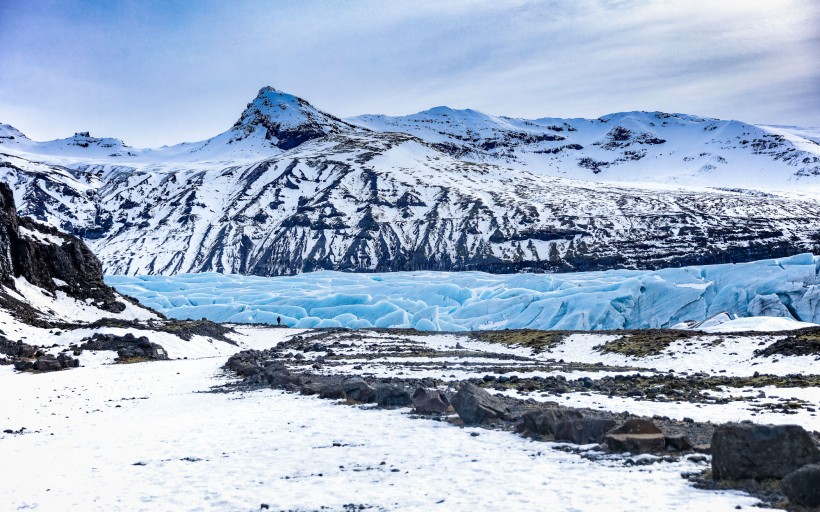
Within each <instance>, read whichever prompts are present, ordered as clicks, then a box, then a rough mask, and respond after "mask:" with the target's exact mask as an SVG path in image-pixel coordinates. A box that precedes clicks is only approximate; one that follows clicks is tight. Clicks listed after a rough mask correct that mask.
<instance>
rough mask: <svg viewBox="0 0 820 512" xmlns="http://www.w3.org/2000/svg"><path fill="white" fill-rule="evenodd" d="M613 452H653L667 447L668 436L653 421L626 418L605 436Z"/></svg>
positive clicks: (605, 440)
mask: <svg viewBox="0 0 820 512" xmlns="http://www.w3.org/2000/svg"><path fill="white" fill-rule="evenodd" d="M604 442H605V443H606V445H607V446H608V447H609V449H610V450H612V451H613V452H630V453H652V452H660V451H663V450H665V449H666V437H665V436H664V435H663V432H661V429H659V428H658V427H657V425H655V424H654V423H652V421H650V420H647V419H642V418H632V419H628V420H626V421H625V422H624V423H623V425H621V426H619V427H618V428H616V429H614V430H612V431H610V432H609V433H608V434H606V435H605V436H604Z"/></svg>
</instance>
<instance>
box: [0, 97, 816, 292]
mask: <svg viewBox="0 0 820 512" xmlns="http://www.w3.org/2000/svg"><path fill="white" fill-rule="evenodd" d="M355 123H357V124H359V125H362V126H356V125H354V124H355ZM363 126H364V127H363ZM365 127H369V128H372V130H371V129H367V128H365ZM3 129H4V130H5V131H4V132H3V133H8V134H9V135H8V137H12V139H2V140H0V178H2V179H6V180H8V181H9V182H10V183H13V187H14V190H15V193H16V194H17V196H18V198H20V205H19V209H20V212H21V214H23V215H27V216H30V217H32V218H34V219H36V220H38V221H40V222H44V223H48V224H50V225H52V226H55V227H58V228H59V229H61V230H63V231H65V232H68V233H72V234H75V235H77V236H79V237H81V238H83V239H85V240H86V241H87V242H88V243H89V245H90V246H91V248H92V250H94V252H95V253H96V254H97V255H98V256H99V257H100V258H101V260H102V261H103V264H104V269H105V272H106V273H113V274H118V273H126V274H174V273H184V272H203V271H216V272H231V273H241V274H255V275H263V276H271V275H286V274H295V273H300V272H309V271H313V270H321V269H332V270H342V271H355V272H379V271H407V270H482V271H487V272H496V273H502V272H518V271H558V272H560V271H578V270H599V269H607V268H640V269H656V268H660V267H668V266H682V265H695V264H713V263H730V262H743V261H751V260H758V259H766V258H775V257H783V256H788V255H792V254H797V253H801V252H818V251H820V237H818V232H820V224H818V222H817V219H818V218H820V203H818V202H817V201H816V200H813V199H810V198H808V199H801V198H796V197H797V196H796V195H788V194H786V195H783V194H781V195H778V194H776V193H771V192H769V191H768V190H767V191H760V190H756V191H750V190H745V189H744V188H742V187H743V186H746V182H747V181H748V180H749V179H751V178H753V177H754V176H751V175H749V173H751V172H752V171H754V173H757V174H755V176H757V177H758V178H759V177H760V176H758V175H761V173H763V174H765V171H766V170H767V169H772V173H775V174H776V175H777V176H775V177H773V178H771V180H774V181H775V184H782V183H787V182H789V181H790V180H797V179H805V180H812V179H814V178H812V176H814V175H815V174H817V173H820V171H818V169H817V166H818V165H820V157H815V156H813V153H811V152H810V151H808V152H807V150H806V149H805V148H807V147H808V148H809V149H811V147H809V146H810V145H811V144H813V142H810V141H806V142H805V144H803V145H802V146H799V147H798V146H795V145H794V144H792V142H790V139H787V138H786V137H785V136H783V135H778V134H776V133H772V132H770V131H766V129H764V128H760V127H755V126H752V125H747V124H744V123H739V122H736V121H719V120H714V119H706V118H698V117H694V116H685V115H678V114H675V115H671V114H663V113H659V112H655V113H647V112H637V113H636V112H632V113H623V114H613V115H610V116H605V117H602V118H600V119H597V120H544V119H540V120H530V121H527V120H520V119H518V120H515V119H509V118H493V117H491V116H486V115H484V114H481V113H478V112H474V111H453V110H452V109H447V108H437V109H433V110H431V111H427V112H425V113H420V114H418V115H415V116H408V117H407V118H389V119H388V118H384V117H383V116H382V117H379V116H365V117H364V118H356V119H354V120H350V121H343V120H340V119H338V118H336V117H334V116H332V115H330V114H326V113H324V112H322V111H320V110H318V109H316V108H315V107H313V106H312V105H310V104H309V103H308V102H306V101H305V100H303V99H301V98H297V97H295V96H293V95H290V94H286V93H283V92H281V91H277V90H275V89H273V88H267V87H266V88H263V89H262V90H261V91H260V92H259V94H258V96H257V97H256V98H255V99H254V100H253V101H252V102H251V103H250V104H249V105H248V107H247V108H246V109H245V111H244V112H243V113H242V115H241V116H240V119H239V120H238V121H237V123H236V124H235V125H234V126H233V127H232V128H230V129H229V130H227V131H226V132H224V133H223V134H220V135H218V136H216V137H213V138H211V139H208V140H206V141H202V142H199V143H187V144H182V145H178V146H173V147H170V148H160V149H156V150H133V148H132V149H129V150H128V151H135V152H136V153H135V156H134V157H133V158H130V159H123V158H124V157H116V158H115V157H111V156H110V155H108V154H107V153H104V152H100V151H101V149H102V148H100V147H98V146H99V144H98V145H90V146H89V147H87V148H85V147H82V146H77V145H76V144H75V143H74V142H76V140H80V139H82V140H85V139H88V137H85V135H82V136H79V135H78V136H75V137H74V138H72V139H71V140H72V141H73V142H71V141H69V142H71V143H69V142H67V141H66V140H62V141H52V142H51V143H34V142H32V141H29V140H28V139H26V138H25V136H23V135H22V134H20V133H19V132H17V131H16V130H13V129H12V128H10V127H3ZM389 129H395V130H396V131H393V132H388V131H386V130H389ZM380 130H381V131H380ZM399 131H406V132H410V133H412V134H411V135H409V134H406V133H397V132H399ZM78 137H79V138H78ZM75 139H76V140H75ZM100 140H109V139H100ZM111 140H114V139H111ZM744 141H746V142H745V143H744ZM756 141H757V142H756ZM801 144H802V143H801ZM800 147H802V148H804V149H800ZM448 148H451V149H448ZM453 148H454V149H453ZM693 148H694V149H693ZM749 148H752V149H749ZM5 150H8V151H9V152H7V153H4V152H3V151H5ZM12 150H13V151H12ZM693 152H694V153H693ZM55 155H56V156H61V158H59V159H55ZM568 155H569V156H568ZM476 162H478V163H476ZM495 164H503V165H507V164H510V165H512V164H515V167H517V170H515V169H510V168H504V167H498V166H496V165H495ZM519 164H520V165H519ZM553 165H554V166H555V168H552V167H550V166H553ZM635 166H637V167H635ZM693 166H694V167H693ZM710 166H711V167H710ZM707 167H708V168H707ZM568 169H569V170H568ZM669 169H672V170H671V171H670V170H669ZM570 170H571V171H572V172H570ZM550 172H554V173H555V174H558V175H560V176H569V177H580V178H584V179H610V178H613V177H615V178H618V179H623V180H627V181H628V179H627V178H629V177H630V176H631V175H632V174H634V173H638V172H640V173H643V174H640V175H641V176H644V175H646V176H647V178H646V179H647V181H653V179H654V178H655V177H657V178H658V181H663V180H664V179H667V178H668V179H669V180H670V181H669V182H670V183H678V180H683V181H682V183H690V182H692V181H693V180H694V182H696V183H697V184H698V186H699V188H698V189H686V188H683V189H682V188H673V187H670V186H668V185H664V186H660V187H657V186H654V185H653V186H646V185H644V186H639V185H634V186H633V185H632V184H628V183H625V182H621V183H617V184H614V183H597V182H590V181H578V180H570V179H565V178H562V177H554V176H548V175H547V174H549V173H550ZM613 173H615V174H613ZM619 173H620V174H619ZM658 173H661V174H663V173H667V174H668V176H656V175H657V174H658ZM747 175H748V176H747ZM693 176H694V177H693ZM772 176H774V174H773V175H772ZM687 180H688V181H687ZM778 180H779V181H778ZM713 182H715V183H713ZM726 184H729V185H731V186H720V188H706V187H711V186H715V187H717V185H726ZM55 236H57V235H55ZM66 282H68V283H69V286H71V285H72V283H73V282H72V281H66ZM49 286H51V287H52V288H53V287H54V286H55V285H53V284H52V285H49Z"/></svg>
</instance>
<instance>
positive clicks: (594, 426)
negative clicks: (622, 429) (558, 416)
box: [555, 417, 616, 444]
mask: <svg viewBox="0 0 820 512" xmlns="http://www.w3.org/2000/svg"><path fill="white" fill-rule="evenodd" d="M615 425H616V423H615V420H613V419H611V418H600V417H589V418H577V419H571V420H566V421H561V422H559V423H558V424H557V425H556V428H555V440H556V441H565V442H568V443H575V444H589V443H600V442H601V441H602V440H603V438H604V434H606V433H607V432H609V431H610V430H612V428H613V427H614V426H615Z"/></svg>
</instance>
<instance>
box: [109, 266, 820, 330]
mask: <svg viewBox="0 0 820 512" xmlns="http://www.w3.org/2000/svg"><path fill="white" fill-rule="evenodd" d="M818 269H820V256H813V255H811V254H801V255H798V256H793V257H790V258H783V259H772V260H763V261H757V262H752V263H743V264H734V265H733V264H726V265H709V266H697V267H683V268H669V269H664V270H658V271H652V272H646V271H634V270H612V271H603V272H581V273H569V274H507V275H494V274H487V273H483V272H393V273H380V274H352V273H343V272H331V271H321V272H313V273H308V274H301V275H296V276H288V277H275V278H268V277H255V276H239V275H223V274H216V273H203V274H182V275H176V276H137V277H134V276H109V277H108V278H106V281H107V282H108V284H110V285H112V286H114V287H115V288H116V289H117V290H118V291H119V292H121V293H124V294H127V295H132V296H134V297H137V298H138V299H139V300H140V301H141V302H142V303H143V304H145V305H147V306H150V307H153V308H156V309H157V310H159V311H161V312H163V313H165V314H166V315H168V316H170V317H174V318H203V317H205V318H208V319H211V320H214V321H220V322H240V323H274V324H275V323H276V319H277V317H281V320H282V323H283V324H287V325H289V326H295V327H305V328H308V327H350V328H365V327H413V328H416V329H420V330H441V331H461V330H475V329H512V328H533V329H571V330H576V329H577V330H589V329H591V330H601V329H633V328H655V327H670V326H673V325H676V324H680V323H682V322H687V321H695V322H697V321H703V320H706V319H708V318H711V317H714V316H716V315H719V314H721V313H726V314H727V315H728V316H729V317H749V316H771V317H783V318H791V319H794V320H799V321H803V322H815V323H816V322H818V321H820V282H819V280H818V276H817V274H818Z"/></svg>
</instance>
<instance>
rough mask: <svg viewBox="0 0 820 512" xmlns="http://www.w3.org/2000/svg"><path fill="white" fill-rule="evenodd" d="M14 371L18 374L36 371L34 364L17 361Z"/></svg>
mask: <svg viewBox="0 0 820 512" xmlns="http://www.w3.org/2000/svg"><path fill="white" fill-rule="evenodd" d="M14 369H15V370H17V371H18V372H22V371H26V370H32V369H34V363H32V362H31V361H15V362H14Z"/></svg>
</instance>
